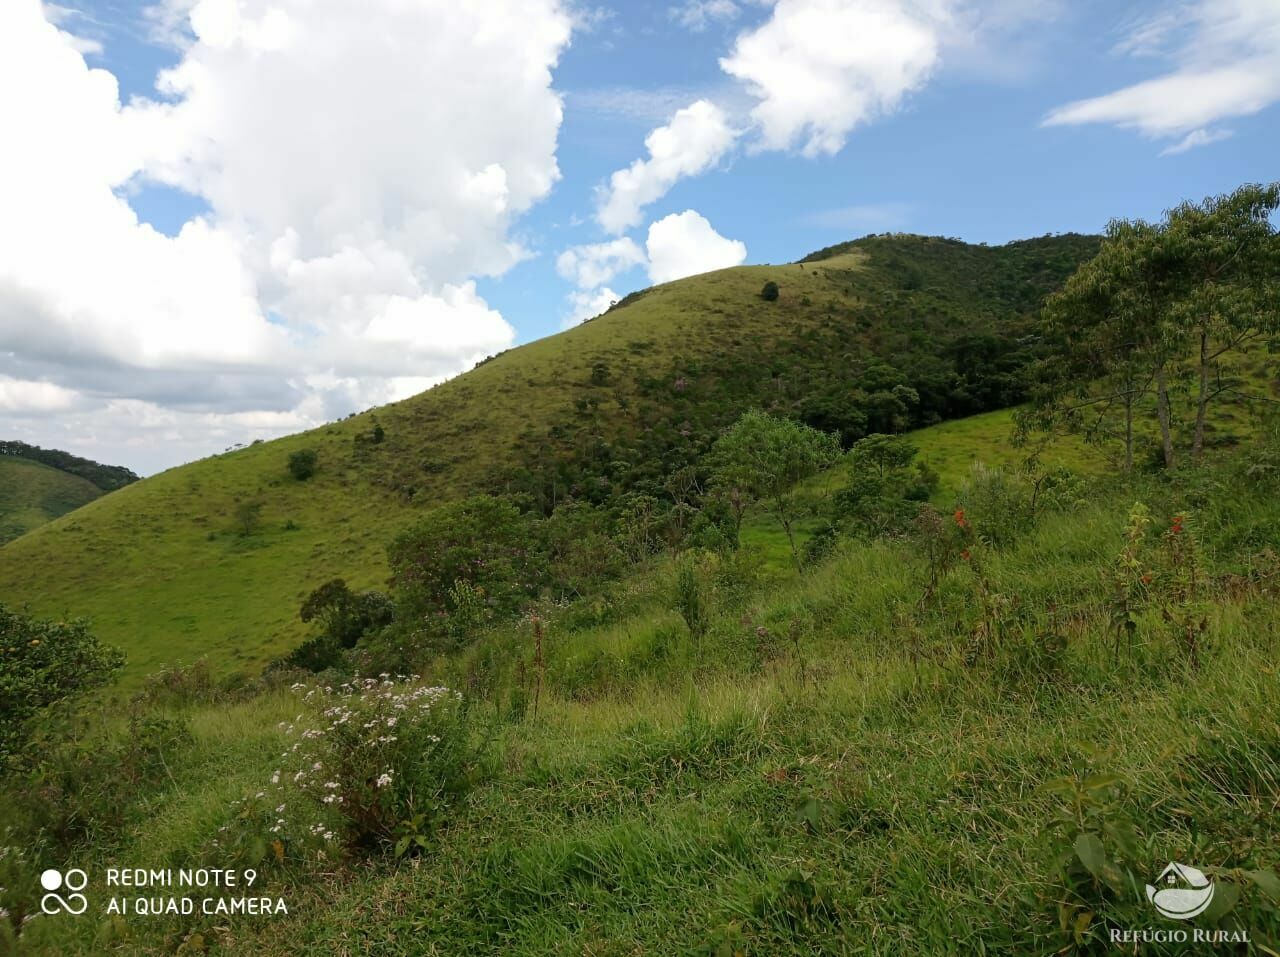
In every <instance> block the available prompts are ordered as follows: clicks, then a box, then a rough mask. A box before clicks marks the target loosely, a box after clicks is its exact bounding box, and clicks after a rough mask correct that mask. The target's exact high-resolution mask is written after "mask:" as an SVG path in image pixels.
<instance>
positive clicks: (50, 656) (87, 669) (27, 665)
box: [0, 605, 124, 768]
mask: <svg viewBox="0 0 1280 957" xmlns="http://www.w3.org/2000/svg"><path fill="white" fill-rule="evenodd" d="M123 666H124V654H123V653H122V652H120V651H118V650H117V649H115V648H110V647H107V646H105V645H103V644H101V643H100V642H99V641H98V639H97V638H95V637H94V636H93V635H91V634H90V633H89V628H88V625H87V624H86V623H85V622H83V621H72V622H65V621H46V620H41V619H37V618H32V617H30V616H28V615H24V614H20V613H18V612H11V611H9V610H8V609H7V608H5V607H4V606H3V605H0V768H3V767H4V765H5V764H6V763H7V762H8V761H9V760H10V759H11V758H12V757H13V756H14V755H16V754H17V753H18V752H19V751H20V750H21V749H22V747H23V746H24V744H25V743H26V742H27V740H28V739H29V737H30V734H31V722H32V720H33V719H35V718H36V717H37V716H38V715H39V714H40V713H41V712H42V711H43V710H44V709H46V708H48V707H49V706H50V705H52V704H55V703H57V702H59V701H63V700H65V699H67V698H72V697H75V696H77V695H82V694H84V693H85V692H87V691H91V690H93V689H95V688H100V687H101V686H103V685H105V684H107V683H108V682H109V681H111V679H112V678H113V677H114V676H115V674H116V672H117V671H119V670H120V668H121V667H123Z"/></svg>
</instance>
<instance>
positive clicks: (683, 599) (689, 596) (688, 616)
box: [675, 555, 709, 642]
mask: <svg viewBox="0 0 1280 957" xmlns="http://www.w3.org/2000/svg"><path fill="white" fill-rule="evenodd" d="M701 578H702V574H701V569H700V568H699V567H698V561H697V558H696V556H693V555H689V556H686V557H685V558H684V560H683V561H681V562H680V564H679V566H678V567H677V569H676V587H675V606H676V610H677V611H679V612H680V617H681V618H683V619H684V624H685V627H686V628H688V629H689V635H690V637H692V638H693V640H694V641H695V642H701V641H702V639H703V638H704V637H705V636H706V634H707V626H708V617H709V616H708V609H707V600H706V596H705V594H704V587H703V584H702V580H701Z"/></svg>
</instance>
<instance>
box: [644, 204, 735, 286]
mask: <svg viewBox="0 0 1280 957" xmlns="http://www.w3.org/2000/svg"><path fill="white" fill-rule="evenodd" d="M645 249H646V250H647V252H648V254H649V278H650V280H652V281H653V282H655V283H661V282H671V281H672V280H673V279H683V278H684V277H685V276H693V275H696V274H698V273H703V272H711V271H712V270H713V269H728V268H729V267H730V266H739V265H741V264H742V263H743V262H744V261H745V260H746V258H747V247H746V244H745V243H742V242H739V241H738V240H736V239H726V238H725V237H723V236H721V235H720V234H719V233H717V232H716V231H715V230H714V229H713V228H712V227H711V224H710V223H709V222H707V220H706V219H705V218H704V217H703V216H702V215H700V214H699V213H697V212H695V211H694V210H692V209H686V210H685V211H684V212H683V213H672V214H671V215H670V216H664V217H663V218H662V219H659V220H658V221H657V222H655V223H653V224H651V225H650V226H649V237H648V239H647V240H646V242H645Z"/></svg>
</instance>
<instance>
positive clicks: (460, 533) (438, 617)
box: [387, 496, 548, 629]
mask: <svg viewBox="0 0 1280 957" xmlns="http://www.w3.org/2000/svg"><path fill="white" fill-rule="evenodd" d="M387 554H388V559H389V562H390V565H391V582H392V588H393V589H394V591H395V596H396V600H397V605H398V607H399V608H401V609H402V612H403V614H402V618H403V620H404V621H405V622H406V623H408V624H410V625H411V626H413V627H419V626H425V627H427V628H428V629H430V628H431V627H433V626H434V625H436V624H438V623H440V622H441V621H445V620H447V619H448V616H449V615H450V613H451V612H452V611H454V610H456V609H455V608H454V606H453V604H452V602H451V598H450V592H451V591H455V592H456V590H457V588H458V583H459V582H464V583H466V585H468V586H472V587H474V588H475V589H479V590H481V591H483V593H484V600H485V603H486V605H487V606H488V608H490V609H491V610H492V612H493V613H494V614H495V615H501V616H506V615H511V614H514V613H515V612H518V611H519V610H520V609H521V608H523V607H524V606H525V605H526V604H527V603H528V602H529V601H530V600H531V599H532V598H534V597H536V596H537V594H538V591H539V589H540V588H541V587H542V585H543V584H544V583H545V581H546V579H547V575H548V558H547V551H546V547H545V544H544V542H543V540H542V538H541V536H540V535H539V534H538V528H537V524H536V521H535V519H533V518H532V517H531V516H529V515H525V514H522V513H521V512H520V510H519V509H518V508H517V507H516V505H515V503H514V502H513V501H511V500H510V499H507V498H500V497H494V496H475V497H473V498H469V499H465V500H463V501H461V502H453V503H450V504H448V505H442V506H440V507H439V508H435V509H432V510H431V511H430V512H428V513H427V514H426V515H425V516H423V517H422V518H421V519H420V520H419V521H418V522H417V523H416V524H414V525H413V526H412V527H410V528H409V529H407V530H405V531H404V532H402V533H401V534H400V535H399V536H398V537H397V538H396V539H395V540H394V541H393V542H392V543H391V545H390V546H389V548H388V551H387Z"/></svg>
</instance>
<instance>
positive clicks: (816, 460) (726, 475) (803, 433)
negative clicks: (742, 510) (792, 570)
mask: <svg viewBox="0 0 1280 957" xmlns="http://www.w3.org/2000/svg"><path fill="white" fill-rule="evenodd" d="M839 456H840V443H839V440H838V439H837V438H836V437H835V436H834V435H830V434H828V433H825V432H819V431H818V430H817V429H813V428H810V427H809V426H807V425H803V424H801V423H799V422H793V421H791V420H789V419H780V418H776V417H774V416H771V415H769V414H768V413H766V412H760V411H758V410H752V411H750V412H747V413H746V414H745V415H743V416H742V418H740V419H739V420H738V421H737V422H736V423H735V424H734V426H733V427H732V428H731V429H730V430H729V431H728V432H726V433H725V434H724V435H723V436H721V437H720V438H719V439H718V440H717V441H716V444H715V447H714V448H713V450H712V453H711V484H712V487H713V488H717V489H719V490H721V491H722V492H723V493H724V494H725V495H727V496H729V497H730V498H734V497H736V498H737V500H739V501H742V500H744V499H745V500H748V501H756V502H759V503H761V504H762V505H763V506H764V507H765V508H767V509H768V510H769V511H770V512H772V513H773V515H774V516H775V517H776V518H777V520H778V521H779V522H780V523H781V524H782V527H783V529H784V531H785V532H786V534H787V540H788V542H789V543H790V545H791V554H792V558H793V559H794V561H795V562H796V565H797V567H799V564H800V553H799V551H798V550H797V548H796V541H795V534H794V530H793V526H794V523H795V521H796V519H797V518H798V517H799V516H800V514H801V511H802V509H801V506H800V503H799V502H798V500H797V498H796V495H795V491H796V485H797V484H798V483H799V482H801V481H803V480H804V479H807V478H810V477H812V476H814V475H816V474H818V473H819V472H821V471H823V470H824V469H826V468H828V467H829V466H831V465H832V464H833V463H834V462H835V461H836V459H837V458H839Z"/></svg>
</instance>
